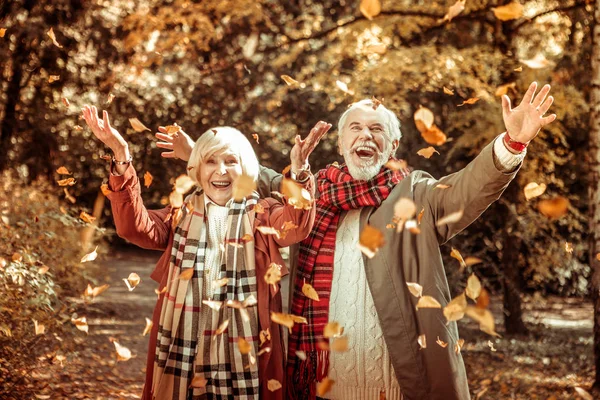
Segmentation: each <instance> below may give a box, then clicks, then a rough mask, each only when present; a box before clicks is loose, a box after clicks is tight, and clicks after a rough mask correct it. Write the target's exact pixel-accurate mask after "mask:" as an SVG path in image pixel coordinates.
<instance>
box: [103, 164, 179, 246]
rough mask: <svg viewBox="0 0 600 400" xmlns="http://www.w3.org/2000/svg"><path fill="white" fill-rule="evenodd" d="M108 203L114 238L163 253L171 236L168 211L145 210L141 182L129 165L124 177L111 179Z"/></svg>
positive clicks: (169, 209) (112, 176)
mask: <svg viewBox="0 0 600 400" xmlns="http://www.w3.org/2000/svg"><path fill="white" fill-rule="evenodd" d="M108 188H109V190H110V193H108V195H107V197H108V199H109V200H110V205H111V208H112V213H113V218H114V221H115V226H116V228H117V234H118V235H119V236H120V237H122V238H123V239H127V240H128V241H130V242H131V243H133V244H135V245H137V246H140V247H142V248H144V249H151V250H165V249H166V248H167V245H168V243H169V236H170V234H171V220H170V218H169V214H170V212H171V207H170V206H169V207H166V208H163V209H160V210H147V209H146V207H145V206H144V203H143V201H142V196H141V191H140V182H139V179H138V177H137V175H136V173H135V170H134V168H133V167H132V166H131V165H129V167H128V168H127V170H125V173H124V174H123V175H120V176H118V175H113V174H111V175H110V178H109V180H108Z"/></svg>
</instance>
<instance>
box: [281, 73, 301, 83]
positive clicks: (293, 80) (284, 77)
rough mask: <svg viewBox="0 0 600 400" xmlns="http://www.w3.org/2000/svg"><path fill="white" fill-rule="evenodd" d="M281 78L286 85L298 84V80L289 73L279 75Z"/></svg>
mask: <svg viewBox="0 0 600 400" xmlns="http://www.w3.org/2000/svg"><path fill="white" fill-rule="evenodd" d="M281 79H283V81H284V82H285V83H286V84H287V85H288V86H296V85H299V84H300V82H298V81H297V80H295V79H294V78H292V77H291V76H289V75H281Z"/></svg>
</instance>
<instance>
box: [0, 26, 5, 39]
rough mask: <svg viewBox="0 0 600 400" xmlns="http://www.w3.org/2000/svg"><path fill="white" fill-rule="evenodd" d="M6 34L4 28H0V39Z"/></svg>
mask: <svg viewBox="0 0 600 400" xmlns="http://www.w3.org/2000/svg"><path fill="white" fill-rule="evenodd" d="M5 34H6V28H0V38H3V37H4V35H5Z"/></svg>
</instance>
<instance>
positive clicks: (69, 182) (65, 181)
mask: <svg viewBox="0 0 600 400" xmlns="http://www.w3.org/2000/svg"><path fill="white" fill-rule="evenodd" d="M56 183H58V186H73V185H74V184H75V178H66V179H59V180H57V181H56Z"/></svg>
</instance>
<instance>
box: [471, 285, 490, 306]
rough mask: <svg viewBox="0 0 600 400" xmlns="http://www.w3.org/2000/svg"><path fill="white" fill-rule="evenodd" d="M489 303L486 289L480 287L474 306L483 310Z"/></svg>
mask: <svg viewBox="0 0 600 400" xmlns="http://www.w3.org/2000/svg"><path fill="white" fill-rule="evenodd" d="M489 305H490V294H489V293H488V291H487V290H485V289H483V288H482V289H481V292H480V293H479V296H478V297H477V303H476V304H475V307H477V308H481V309H482V310H485V309H486V308H488V306H489Z"/></svg>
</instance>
